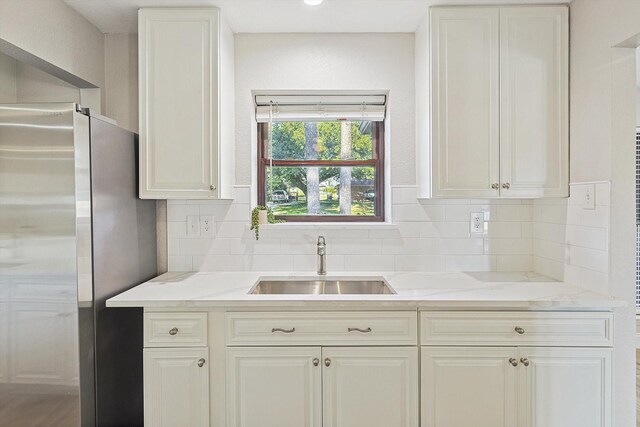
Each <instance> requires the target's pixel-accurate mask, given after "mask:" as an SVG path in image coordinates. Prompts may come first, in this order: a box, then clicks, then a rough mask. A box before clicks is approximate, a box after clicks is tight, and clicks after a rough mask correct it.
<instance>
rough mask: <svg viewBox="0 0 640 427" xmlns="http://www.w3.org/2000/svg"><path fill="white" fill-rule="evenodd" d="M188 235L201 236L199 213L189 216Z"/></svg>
mask: <svg viewBox="0 0 640 427" xmlns="http://www.w3.org/2000/svg"><path fill="white" fill-rule="evenodd" d="M187 236H188V237H199V236H200V217H199V216H198V215H188V216H187Z"/></svg>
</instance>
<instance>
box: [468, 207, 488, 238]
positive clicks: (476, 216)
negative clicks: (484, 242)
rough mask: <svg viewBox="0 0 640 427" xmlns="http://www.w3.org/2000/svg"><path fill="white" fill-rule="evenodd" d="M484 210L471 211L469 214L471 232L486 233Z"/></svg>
mask: <svg viewBox="0 0 640 427" xmlns="http://www.w3.org/2000/svg"><path fill="white" fill-rule="evenodd" d="M484 214H485V213H484V212H471V213H470V214H469V234H485V233H486V230H485V228H484V224H485V221H484Z"/></svg>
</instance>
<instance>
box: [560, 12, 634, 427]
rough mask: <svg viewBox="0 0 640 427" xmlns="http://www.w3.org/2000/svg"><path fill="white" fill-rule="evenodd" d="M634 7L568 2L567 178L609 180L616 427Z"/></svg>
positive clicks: (626, 328) (630, 162)
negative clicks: (616, 305) (625, 45)
mask: <svg viewBox="0 0 640 427" xmlns="http://www.w3.org/2000/svg"><path fill="white" fill-rule="evenodd" d="M639 16H640V2H638V1H635V0H607V1H603V0H598V1H593V0H574V1H573V2H572V3H571V6H570V19H571V27H570V28H571V30H570V31H571V34H570V43H571V45H570V51H571V58H570V59H571V71H570V73H571V74H570V81H571V88H570V91H571V126H570V138H571V180H572V182H585V181H600V180H605V181H610V182H611V195H610V224H609V290H610V294H611V295H612V296H614V297H617V298H622V299H624V300H625V301H627V302H628V304H629V306H628V307H627V308H624V309H621V310H617V312H616V333H615V337H614V339H615V342H616V352H615V363H614V366H615V370H616V372H615V382H616V389H615V396H614V404H615V408H614V413H615V425H616V426H633V425H635V411H634V407H635V402H636V390H635V387H634V384H635V200H634V195H635V182H634V181H635V123H636V120H635V111H634V109H635V105H636V100H635V98H636V80H635V79H636V70H635V63H636V59H635V52H634V50H633V49H622V48H612V46H615V45H616V44H618V43H620V42H622V41H624V40H627V39H628V38H630V37H632V36H634V35H636V34H638V33H640V20H639V19H638V17H639Z"/></svg>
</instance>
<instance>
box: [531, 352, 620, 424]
mask: <svg viewBox="0 0 640 427" xmlns="http://www.w3.org/2000/svg"><path fill="white" fill-rule="evenodd" d="M518 353H519V359H518V361H519V362H520V364H519V365H518V369H519V372H518V388H519V414H520V416H519V418H520V423H519V424H518V425H519V427H574V426H575V427H609V426H611V359H612V350H611V349H610V348H537V347H531V348H520V349H518ZM527 365H528V366H527Z"/></svg>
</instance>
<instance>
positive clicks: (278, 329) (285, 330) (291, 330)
mask: <svg viewBox="0 0 640 427" xmlns="http://www.w3.org/2000/svg"><path fill="white" fill-rule="evenodd" d="M295 331H296V328H291V329H282V328H271V333H272V334H274V333H276V332H282V333H283V334H292V333H294V332H295Z"/></svg>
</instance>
